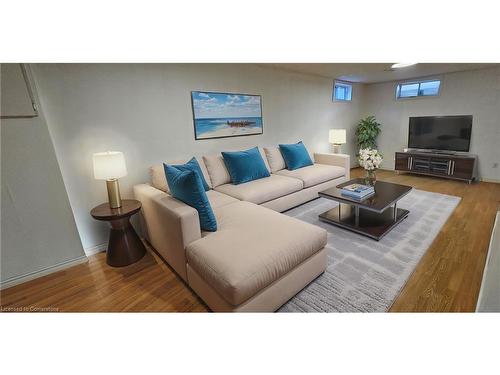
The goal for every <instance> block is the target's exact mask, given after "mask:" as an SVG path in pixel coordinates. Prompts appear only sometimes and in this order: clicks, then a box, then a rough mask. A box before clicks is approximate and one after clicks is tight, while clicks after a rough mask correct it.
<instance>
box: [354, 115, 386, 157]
mask: <svg viewBox="0 0 500 375" xmlns="http://www.w3.org/2000/svg"><path fill="white" fill-rule="evenodd" d="M380 126H381V124H380V123H378V122H377V120H376V119H375V116H368V117H367V118H365V119H362V120H361V121H360V122H359V123H358V127H357V128H356V137H357V140H358V147H359V149H362V148H364V149H366V148H377V137H378V135H379V134H380V132H381V130H380Z"/></svg>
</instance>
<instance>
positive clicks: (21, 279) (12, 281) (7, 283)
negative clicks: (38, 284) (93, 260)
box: [0, 255, 88, 289]
mask: <svg viewBox="0 0 500 375" xmlns="http://www.w3.org/2000/svg"><path fill="white" fill-rule="evenodd" d="M87 261H88V259H87V257H86V256H85V255H82V256H81V257H78V258H76V259H72V260H68V261H65V262H61V263H58V264H55V265H53V266H50V267H45V268H42V269H41V270H38V271H33V272H29V273H27V274H25V275H20V276H14V277H11V278H9V279H7V280H4V281H2V282H1V283H0V289H6V288H10V287H11V286H14V285H18V284H22V283H25V282H26V281H30V280H33V279H37V278H39V277H42V276H45V275H48V274H50V273H54V272H57V271H61V270H63V269H66V268H69V267H73V266H76V265H77V264H80V263H85V262H87Z"/></svg>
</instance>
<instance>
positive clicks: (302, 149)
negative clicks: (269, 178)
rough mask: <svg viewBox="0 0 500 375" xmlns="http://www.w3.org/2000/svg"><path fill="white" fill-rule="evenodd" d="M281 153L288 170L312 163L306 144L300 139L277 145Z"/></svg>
mask: <svg viewBox="0 0 500 375" xmlns="http://www.w3.org/2000/svg"><path fill="white" fill-rule="evenodd" d="M279 148H280V152H281V155H282V156H283V159H285V164H286V168H287V169H288V170H289V171H293V170H294V169H299V168H302V167H307V166H308V165H313V162H312V160H311V157H310V156H309V153H308V152H307V149H306V146H304V144H303V143H302V141H300V142H298V143H294V144H291V145H279Z"/></svg>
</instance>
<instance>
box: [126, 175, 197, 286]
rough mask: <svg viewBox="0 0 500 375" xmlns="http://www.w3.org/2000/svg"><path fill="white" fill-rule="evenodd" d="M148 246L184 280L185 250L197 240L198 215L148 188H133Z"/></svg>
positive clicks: (145, 185) (194, 210) (181, 203)
mask: <svg viewBox="0 0 500 375" xmlns="http://www.w3.org/2000/svg"><path fill="white" fill-rule="evenodd" d="M134 196H135V198H136V199H137V200H139V201H140V202H141V203H142V209H141V212H142V216H143V219H144V222H145V225H146V228H145V229H146V231H145V232H146V233H147V235H148V239H149V242H150V243H151V244H152V245H153V247H154V248H155V249H156V250H157V251H158V252H159V253H160V255H161V256H162V257H163V258H164V259H165V260H166V261H167V262H168V264H170V265H171V266H172V268H174V270H175V271H176V272H177V273H178V274H179V276H181V277H182V278H183V279H184V280H186V253H185V249H186V246H187V245H189V244H190V243H191V242H193V241H196V240H197V239H200V238H201V229H200V221H199V218H198V211H196V209H194V208H193V207H191V206H188V205H187V204H185V203H183V202H181V201H178V200H177V199H175V198H173V197H172V196H171V195H169V194H167V193H165V192H163V191H161V190H158V189H156V188H154V187H152V186H150V185H147V184H141V185H136V186H134Z"/></svg>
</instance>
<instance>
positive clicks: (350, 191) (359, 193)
mask: <svg viewBox="0 0 500 375" xmlns="http://www.w3.org/2000/svg"><path fill="white" fill-rule="evenodd" d="M340 191H341V193H342V195H345V196H347V197H349V198H354V199H364V198H367V197H369V196H371V195H373V194H375V189H374V188H373V186H369V185H361V184H351V185H347V186H344V187H343V188H341V189H340Z"/></svg>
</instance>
